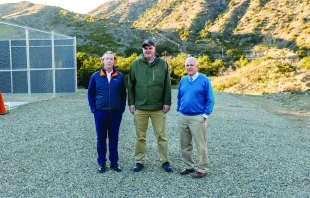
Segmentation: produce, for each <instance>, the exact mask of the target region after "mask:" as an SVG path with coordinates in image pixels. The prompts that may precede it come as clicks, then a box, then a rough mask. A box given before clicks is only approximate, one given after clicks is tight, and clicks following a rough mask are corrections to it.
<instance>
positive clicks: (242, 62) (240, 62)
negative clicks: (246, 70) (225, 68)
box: [234, 56, 249, 68]
mask: <svg viewBox="0 0 310 198" xmlns="http://www.w3.org/2000/svg"><path fill="white" fill-rule="evenodd" d="M248 64H249V61H248V59H247V58H246V57H245V56H241V57H240V59H239V60H237V61H236V62H234V66H235V67H236V68H241V67H245V66H247V65H248Z"/></svg>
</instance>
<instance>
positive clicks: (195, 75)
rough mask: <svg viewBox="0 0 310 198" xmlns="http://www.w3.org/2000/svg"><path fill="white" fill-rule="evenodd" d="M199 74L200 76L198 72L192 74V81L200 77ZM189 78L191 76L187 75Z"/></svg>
mask: <svg viewBox="0 0 310 198" xmlns="http://www.w3.org/2000/svg"><path fill="white" fill-rule="evenodd" d="M198 76H199V73H198V72H196V74H194V76H192V78H193V80H192V81H194V80H196V78H198ZM187 78H188V79H189V76H187Z"/></svg>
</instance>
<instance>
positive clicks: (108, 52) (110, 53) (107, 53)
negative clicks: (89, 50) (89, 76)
mask: <svg viewBox="0 0 310 198" xmlns="http://www.w3.org/2000/svg"><path fill="white" fill-rule="evenodd" d="M106 55H113V56H114V60H115V61H116V56H115V54H114V53H113V52H112V51H106V52H105V53H104V54H103V56H102V60H103V59H104V57H105V56H106Z"/></svg>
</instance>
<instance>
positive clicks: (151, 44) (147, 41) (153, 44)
mask: <svg viewBox="0 0 310 198" xmlns="http://www.w3.org/2000/svg"><path fill="white" fill-rule="evenodd" d="M145 45H148V46H154V47H155V43H154V42H153V41H151V40H145V41H144V42H143V43H142V47H144V46H145Z"/></svg>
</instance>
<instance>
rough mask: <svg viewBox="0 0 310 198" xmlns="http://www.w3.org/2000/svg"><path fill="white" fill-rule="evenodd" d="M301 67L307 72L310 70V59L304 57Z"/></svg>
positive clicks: (300, 63)
mask: <svg viewBox="0 0 310 198" xmlns="http://www.w3.org/2000/svg"><path fill="white" fill-rule="evenodd" d="M298 65H299V67H301V68H304V69H306V70H310V57H309V56H307V57H304V58H303V59H302V60H301V61H300V62H299V64H298Z"/></svg>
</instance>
